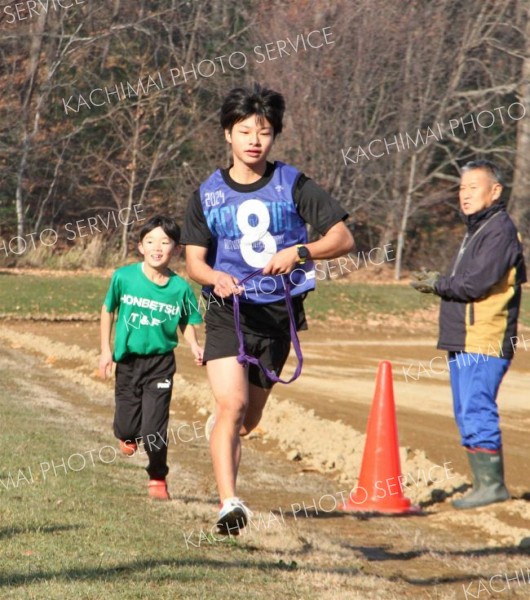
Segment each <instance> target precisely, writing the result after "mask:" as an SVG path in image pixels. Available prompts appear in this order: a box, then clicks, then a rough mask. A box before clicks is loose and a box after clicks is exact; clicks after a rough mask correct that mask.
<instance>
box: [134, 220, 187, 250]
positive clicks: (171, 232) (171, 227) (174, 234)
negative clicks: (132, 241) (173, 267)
mask: <svg viewBox="0 0 530 600" xmlns="http://www.w3.org/2000/svg"><path fill="white" fill-rule="evenodd" d="M157 227H162V230H163V232H164V233H165V234H166V235H167V237H168V238H171V239H172V240H173V241H174V242H175V244H178V243H179V242H180V227H179V226H178V225H177V223H176V221H175V220H174V219H170V218H169V217H166V216H165V215H156V216H154V217H151V218H150V219H149V221H147V223H146V224H145V225H144V226H143V227H142V229H141V230H140V235H139V236H138V238H139V239H138V241H140V242H141V241H142V240H143V239H144V237H145V236H146V235H147V234H148V233H149V232H150V231H153V229H156V228H157Z"/></svg>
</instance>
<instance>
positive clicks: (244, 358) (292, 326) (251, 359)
mask: <svg viewBox="0 0 530 600" xmlns="http://www.w3.org/2000/svg"><path fill="white" fill-rule="evenodd" d="M260 273H261V269H259V270H257V271H254V272H253V273H251V274H250V275H248V276H247V277H245V278H244V279H242V280H241V281H240V282H239V284H238V285H239V286H243V285H244V284H245V283H246V282H247V281H248V280H249V279H252V277H255V276H256V275H259V274H260ZM281 277H282V280H283V284H284V288H285V303H286V305H287V312H288V314H289V330H290V333H291V341H292V343H293V348H294V351H295V354H296V358H297V359H298V364H297V365H296V369H295V371H294V373H293V375H292V377H291V379H289V380H287V381H285V380H283V379H281V378H280V377H278V375H276V373H275V372H274V371H270V370H269V369H267V368H266V367H264V366H263V365H262V364H261V363H260V361H259V360H258V359H257V358H256V357H255V356H250V355H249V354H247V353H246V352H245V340H244V337H243V332H242V331H241V318H240V314H239V296H238V295H237V294H234V324H235V329H236V334H237V339H238V340H239V354H238V355H237V361H238V363H239V364H241V365H244V366H246V365H248V364H252V365H256V366H257V367H259V368H260V369H261V371H262V372H263V373H264V374H265V375H266V376H267V377H268V378H269V379H270V380H271V381H273V382H274V383H285V384H287V383H291V382H292V381H294V380H295V379H298V377H300V373H301V372H302V365H303V363H304V357H303V356H302V349H301V348H300V341H299V340H298V333H297V331H296V323H295V320H294V310H293V301H292V298H291V282H290V281H289V277H286V276H284V275H282V276H281Z"/></svg>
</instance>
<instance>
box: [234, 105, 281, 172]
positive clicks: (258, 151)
mask: <svg viewBox="0 0 530 600" xmlns="http://www.w3.org/2000/svg"><path fill="white" fill-rule="evenodd" d="M225 138H226V141H227V142H228V143H229V144H231V146H232V156H233V159H234V165H236V163H237V164H238V165H245V166H247V167H250V168H252V169H255V168H256V167H260V166H263V165H264V164H265V162H266V160H267V156H268V154H269V152H270V150H271V148H272V144H273V143H274V132H273V129H272V125H271V124H270V123H269V121H267V119H265V118H264V119H261V120H258V118H257V116H256V115H251V116H250V117H248V118H247V119H245V120H243V121H239V122H238V123H236V124H235V125H234V126H233V127H232V130H231V131H228V129H225Z"/></svg>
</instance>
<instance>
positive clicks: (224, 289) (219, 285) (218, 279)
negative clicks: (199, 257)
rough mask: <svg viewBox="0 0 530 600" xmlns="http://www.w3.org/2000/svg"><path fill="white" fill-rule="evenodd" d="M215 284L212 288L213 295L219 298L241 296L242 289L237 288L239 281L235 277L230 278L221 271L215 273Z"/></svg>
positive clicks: (230, 276)
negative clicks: (233, 295)
mask: <svg viewBox="0 0 530 600" xmlns="http://www.w3.org/2000/svg"><path fill="white" fill-rule="evenodd" d="M215 274H216V276H215V283H214V286H213V293H214V294H216V295H217V296H219V297H220V298H227V297H228V296H231V295H232V294H238V295H239V294H241V292H242V291H243V288H242V287H241V286H239V285H238V284H239V281H238V280H237V278H236V277H232V275H229V274H228V273H224V272H223V271H215Z"/></svg>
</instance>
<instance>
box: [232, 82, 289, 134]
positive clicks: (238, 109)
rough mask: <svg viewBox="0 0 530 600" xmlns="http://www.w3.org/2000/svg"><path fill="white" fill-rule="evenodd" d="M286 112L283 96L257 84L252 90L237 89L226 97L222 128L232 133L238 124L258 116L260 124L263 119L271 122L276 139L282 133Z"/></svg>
mask: <svg viewBox="0 0 530 600" xmlns="http://www.w3.org/2000/svg"><path fill="white" fill-rule="evenodd" d="M284 112H285V100H284V98H283V96H282V95H281V94H280V93H279V92H275V91H274V90H269V89H267V88H264V87H262V86H261V85H260V84H259V83H255V84H254V86H253V87H252V88H243V87H241V88H235V89H233V90H232V91H231V92H230V93H229V94H228V96H226V98H225V99H224V101H223V105H222V106H221V114H220V121H221V127H222V128H223V129H228V131H232V127H233V126H234V125H235V124H236V123H239V121H244V120H245V119H247V118H248V117H251V116H252V115H256V116H257V117H258V122H259V121H261V120H262V119H267V121H269V123H270V124H271V125H272V129H273V133H274V137H276V136H277V135H278V134H279V133H281V132H282V128H283V122H282V121H283V113H284Z"/></svg>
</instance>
